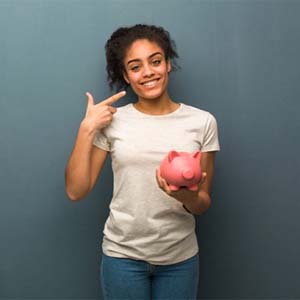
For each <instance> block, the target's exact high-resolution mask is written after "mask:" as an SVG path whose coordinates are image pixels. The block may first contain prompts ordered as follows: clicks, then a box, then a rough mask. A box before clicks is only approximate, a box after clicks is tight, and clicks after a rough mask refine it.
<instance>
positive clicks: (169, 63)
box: [167, 59, 172, 73]
mask: <svg viewBox="0 0 300 300" xmlns="http://www.w3.org/2000/svg"><path fill="white" fill-rule="evenodd" d="M167 70H168V73H170V72H171V70H172V65H171V61H170V59H168V60H167Z"/></svg>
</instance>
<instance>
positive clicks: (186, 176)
mask: <svg viewBox="0 0 300 300" xmlns="http://www.w3.org/2000/svg"><path fill="white" fill-rule="evenodd" d="M182 176H183V178H184V179H186V180H192V179H193V178H194V172H193V171H192V170H191V169H185V170H183V171H182Z"/></svg>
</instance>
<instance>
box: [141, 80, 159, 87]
mask: <svg viewBox="0 0 300 300" xmlns="http://www.w3.org/2000/svg"><path fill="white" fill-rule="evenodd" d="M156 81H157V80H153V81H149V82H145V83H144V84H143V85H145V86H148V87H152V86H154V85H155V84H156Z"/></svg>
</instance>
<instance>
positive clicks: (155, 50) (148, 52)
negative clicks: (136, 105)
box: [124, 39, 171, 99]
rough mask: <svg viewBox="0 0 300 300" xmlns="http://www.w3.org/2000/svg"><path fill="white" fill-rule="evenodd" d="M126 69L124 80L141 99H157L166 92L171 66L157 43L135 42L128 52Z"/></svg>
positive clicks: (125, 62)
mask: <svg viewBox="0 0 300 300" xmlns="http://www.w3.org/2000/svg"><path fill="white" fill-rule="evenodd" d="M124 67H125V70H126V71H125V73H124V79H125V80H126V82H127V83H129V84H130V86H131V87H132V89H133V91H134V92H135V93H136V94H137V95H138V97H139V98H140V99H141V98H143V99H157V98H159V97H161V96H162V95H163V94H164V93H165V92H166V89H167V85H168V72H170V71H171V64H170V61H166V59H165V55H164V51H163V50H162V49H161V48H160V47H159V46H158V45H157V44H156V43H155V42H151V41H149V40H147V39H141V40H136V41H135V42H133V43H132V45H131V46H130V47H129V49H128V50H127V52H126V55H125V58H124Z"/></svg>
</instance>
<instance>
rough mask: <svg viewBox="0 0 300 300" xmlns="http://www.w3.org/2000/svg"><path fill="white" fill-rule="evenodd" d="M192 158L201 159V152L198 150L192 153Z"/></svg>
mask: <svg viewBox="0 0 300 300" xmlns="http://www.w3.org/2000/svg"><path fill="white" fill-rule="evenodd" d="M192 157H193V158H195V159H200V158H201V152H200V151H199V150H198V151H195V152H193V153H192Z"/></svg>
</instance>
